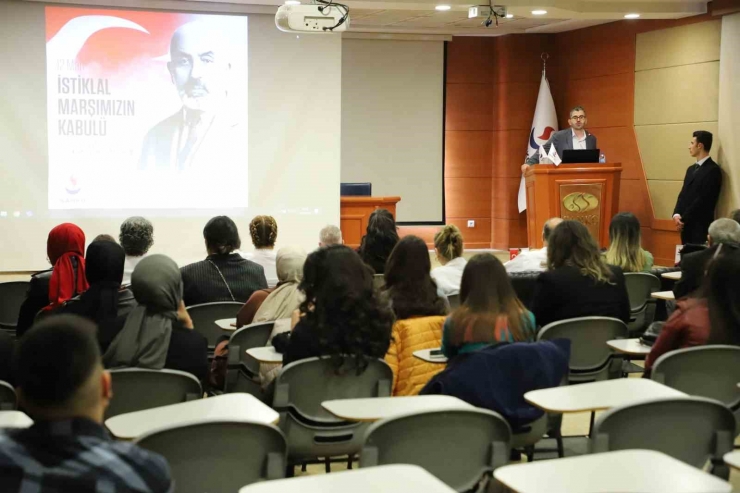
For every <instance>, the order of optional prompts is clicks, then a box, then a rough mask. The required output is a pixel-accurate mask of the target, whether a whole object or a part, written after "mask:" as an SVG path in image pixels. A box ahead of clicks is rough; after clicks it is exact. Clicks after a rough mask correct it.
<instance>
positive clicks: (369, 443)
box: [360, 408, 511, 492]
mask: <svg viewBox="0 0 740 493" xmlns="http://www.w3.org/2000/svg"><path fill="white" fill-rule="evenodd" d="M510 445H511V429H510V428H509V424H508V423H507V422H506V420H505V419H504V418H503V417H502V416H501V415H500V414H498V413H495V412H493V411H489V410H486V409H476V408H471V409H469V410H467V409H466V410H447V411H445V410H439V411H427V412H420V413H411V414H405V415H400V416H394V417H392V418H387V419H384V420H381V421H378V422H377V423H374V424H373V425H372V426H370V428H369V429H368V430H367V433H366V435H365V443H364V444H363V446H362V452H361V453H360V467H361V468H363V467H372V466H380V465H386V464H413V465H417V466H421V467H422V468H424V469H426V470H427V471H428V472H430V473H432V474H433V475H435V476H436V477H437V478H438V479H440V480H441V481H443V482H444V483H446V484H447V485H448V486H449V487H451V488H452V489H454V490H456V491H461V492H462V491H470V490H472V489H474V488H476V486H477V485H478V484H479V483H481V480H482V479H483V478H484V477H488V478H490V475H491V474H492V473H493V470H494V469H496V468H497V467H499V466H503V465H506V463H507V462H508V461H509V453H510Z"/></svg>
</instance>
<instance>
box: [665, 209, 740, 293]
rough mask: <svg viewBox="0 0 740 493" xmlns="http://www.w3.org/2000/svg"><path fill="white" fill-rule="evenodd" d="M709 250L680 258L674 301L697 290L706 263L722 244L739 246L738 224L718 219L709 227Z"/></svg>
mask: <svg viewBox="0 0 740 493" xmlns="http://www.w3.org/2000/svg"><path fill="white" fill-rule="evenodd" d="M707 238H708V240H709V248H707V249H705V250H701V251H698V252H694V253H689V254H688V255H684V256H682V257H681V279H679V280H678V281H676V284H674V285H673V295H674V296H675V297H676V299H680V298H683V297H685V296H690V295H691V293H693V292H694V291H696V290H697V289H699V287H700V286H701V283H702V281H703V279H704V272H705V271H706V268H707V263H709V261H710V260H711V259H712V257H714V255H715V253H716V252H717V248H719V246H720V245H722V244H740V224H738V223H737V222H736V221H734V220H732V219H728V218H724V217H723V218H720V219H717V220H715V221H714V222H712V224H710V225H709V234H708V235H707Z"/></svg>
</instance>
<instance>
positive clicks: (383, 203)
mask: <svg viewBox="0 0 740 493" xmlns="http://www.w3.org/2000/svg"><path fill="white" fill-rule="evenodd" d="M400 201H401V197H341V198H340V208H339V229H341V230H342V239H344V244H345V245H347V246H348V247H350V248H357V247H359V246H360V240H362V237H363V236H365V230H367V221H368V219H369V218H370V214H372V213H373V211H374V210H375V209H388V210H389V211H390V213H391V214H393V217H396V204H397V203H398V202H400Z"/></svg>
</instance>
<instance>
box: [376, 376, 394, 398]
mask: <svg viewBox="0 0 740 493" xmlns="http://www.w3.org/2000/svg"><path fill="white" fill-rule="evenodd" d="M391 385H392V383H391V381H390V380H385V379H383V380H378V397H390V396H391V394H392V393H393V389H392V388H391Z"/></svg>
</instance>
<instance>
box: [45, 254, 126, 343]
mask: <svg viewBox="0 0 740 493" xmlns="http://www.w3.org/2000/svg"><path fill="white" fill-rule="evenodd" d="M85 257H86V264H85V267H86V269H85V277H86V278H87V282H88V284H89V285H90V287H89V288H88V289H87V291H85V292H84V293H83V294H81V295H80V296H77V297H75V298H72V299H71V300H69V301H67V302H66V303H64V305H62V306H61V307H60V308H59V309H58V310H57V311H56V312H55V313H73V314H75V315H81V316H83V317H86V318H89V319H90V320H92V321H93V322H95V323H96V324H97V325H98V331H99V332H98V339H99V340H100V341H101V342H102V341H104V340H105V334H106V332H108V331H109V330H110V327H111V325H112V324H113V323H114V322H115V320H116V318H118V317H120V316H124V315H126V314H128V313H129V312H130V311H131V310H133V309H134V307H135V306H136V300H135V299H134V294H133V293H132V292H131V291H130V290H129V289H121V282H122V280H123V264H124V261H125V259H126V254H125V253H124V251H123V248H121V246H120V245H119V244H118V243H116V242H113V241H105V240H102V241H93V242H92V243H90V246H88V247H87V254H86V255H85Z"/></svg>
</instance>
